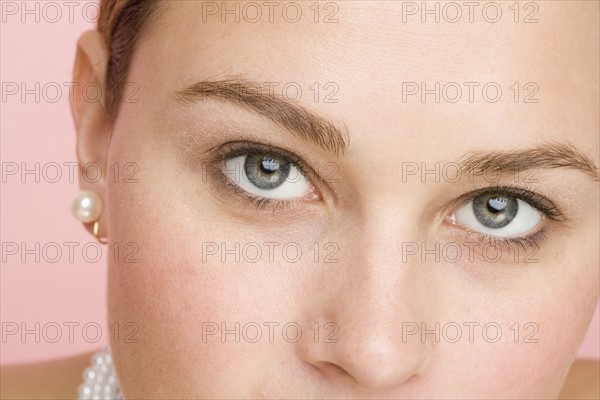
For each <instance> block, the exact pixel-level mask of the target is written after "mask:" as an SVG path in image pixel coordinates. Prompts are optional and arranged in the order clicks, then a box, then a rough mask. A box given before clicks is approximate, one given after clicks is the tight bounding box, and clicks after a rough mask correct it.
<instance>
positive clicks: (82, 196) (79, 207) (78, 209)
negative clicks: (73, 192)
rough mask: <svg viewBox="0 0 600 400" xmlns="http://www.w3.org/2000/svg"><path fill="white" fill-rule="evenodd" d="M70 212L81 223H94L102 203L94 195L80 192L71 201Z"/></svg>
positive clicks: (89, 192) (100, 211)
mask: <svg viewBox="0 0 600 400" xmlns="http://www.w3.org/2000/svg"><path fill="white" fill-rule="evenodd" d="M71 212H72V213H73V216H74V217H75V218H77V219H78V220H79V221H81V222H84V223H90V222H94V221H96V220H97V219H98V218H99V217H100V214H101V213H102V201H101V200H100V197H99V196H98V195H97V194H96V193H94V192H92V191H89V190H82V191H81V192H79V193H78V194H77V196H76V197H75V199H74V200H73V205H72V206H71Z"/></svg>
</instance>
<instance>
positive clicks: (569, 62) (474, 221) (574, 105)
mask: <svg viewBox="0 0 600 400" xmlns="http://www.w3.org/2000/svg"><path fill="white" fill-rule="evenodd" d="M223 4H224V3H221V2H208V3H201V2H179V1H169V2H163V3H162V4H161V6H160V7H161V14H160V16H159V18H158V20H157V21H155V22H153V23H152V24H151V25H150V26H149V29H148V30H147V31H146V32H144V34H143V35H142V37H141V39H140V41H139V43H138V47H137V49H136V52H135V54H134V57H133V60H132V63H131V67H130V74H129V76H128V79H127V82H130V83H131V84H130V85H129V87H128V88H129V90H127V91H125V94H124V103H123V104H122V106H121V108H120V111H119V116H118V119H117V120H116V123H115V127H114V131H113V133H112V139H111V141H110V144H109V149H108V166H107V167H113V169H114V168H115V166H116V168H118V169H120V175H119V177H118V179H112V180H111V181H110V182H108V186H107V191H106V195H105V199H106V218H107V219H106V221H107V225H108V230H107V232H108V237H109V240H110V243H109V248H112V249H118V250H119V251H117V252H115V251H113V252H112V253H111V256H110V257H109V324H111V326H112V327H113V328H114V327H115V326H116V325H114V323H115V322H116V323H117V324H118V327H120V328H118V329H120V336H119V337H116V336H115V335H114V333H115V329H112V333H113V343H112V347H113V354H114V359H115V363H116V367H117V370H118V371H119V379H120V381H121V387H122V389H123V391H124V393H125V396H126V397H128V398H144V397H153V398H158V397H169V398H175V397H176V398H184V397H194V396H196V397H207V398H213V397H227V398H247V397H266V398H281V397H295V398H317V397H325V398H333V397H360V398H367V397H377V398H388V397H389V398H399V397H411V398H415V397H422V398H437V397H444V398H451V397H459V398H465V397H478V398H490V397H503V398H516V397H526V398H533V397H549V396H556V395H557V394H558V392H559V391H560V387H561V385H562V380H563V378H564V377H565V376H566V373H567V371H568V368H569V366H570V363H571V362H572V361H573V359H574V357H575V354H576V351H577V348H578V346H579V343H580V341H581V339H582V337H583V335H584V333H585V331H586V328H587V325H588V324H589V321H590V319H591V315H592V313H593V311H594V308H595V306H596V302H597V299H598V279H599V271H598V263H599V258H598V242H599V233H598V218H599V215H598V206H597V205H598V181H597V176H596V177H594V175H595V174H597V170H595V169H594V167H593V165H590V164H591V163H593V164H594V165H598V151H597V150H598V145H599V143H598V129H599V126H598V125H599V124H598V121H599V117H598V110H599V100H598V84H599V82H598V76H599V67H598V41H597V38H598V34H599V32H598V24H597V12H598V4H597V3H594V2H539V3H528V4H530V5H531V6H528V7H530V8H525V6H524V4H520V5H518V6H517V7H520V8H518V9H517V10H515V9H514V8H515V6H514V5H512V3H511V4H508V3H506V4H505V3H494V4H497V5H498V7H499V8H501V10H500V11H501V12H502V14H496V13H497V9H496V8H495V7H494V6H493V4H492V6H487V8H486V7H485V6H486V4H488V3H480V4H479V3H478V4H479V5H478V6H467V5H466V4H463V3H453V4H454V5H451V6H447V4H446V3H435V4H434V3H428V4H427V7H428V9H429V10H435V7H439V15H440V17H439V22H436V21H435V18H436V16H435V13H434V14H427V13H426V12H425V11H426V10H424V9H422V7H423V5H422V4H421V3H420V2H378V3H375V2H366V1H365V2H362V1H352V2H335V3H333V2H330V3H318V4H313V3H310V4H309V3H304V2H298V3H293V4H292V5H288V6H287V7H284V6H286V4H288V3H278V2H274V3H269V2H266V3H251V4H250V5H248V3H244V2H241V3H239V2H229V3H227V4H226V7H227V10H229V11H227V10H225V9H223V7H224V5H223ZM294 4H295V5H294ZM436 4H437V5H436ZM457 5H458V8H457ZM534 6H535V7H534ZM236 7H237V9H238V10H239V19H238V21H239V22H236V14H235V12H236V11H235V10H236ZM473 7H474V8H473ZM511 7H512V8H511ZM298 8H300V9H301V12H302V14H301V15H300V16H298V14H297V9H298ZM257 10H258V11H260V12H261V14H260V15H258V14H257ZM457 10H458V11H461V13H462V17H460V20H459V21H458V22H455V23H453V22H451V20H455V19H456V18H457V15H458V14H457ZM517 12H518V15H517V14H516V13H517ZM422 18H424V19H425V22H423V21H422ZM498 18H499V20H498V21H497V22H490V21H492V20H494V19H498ZM223 19H225V21H226V22H223ZM515 19H516V20H518V22H515ZM296 20H297V22H293V21H296ZM525 20H529V23H526V22H525ZM533 20H537V22H534V21H533ZM326 21H328V22H326ZM132 87H133V88H135V92H134V91H132V90H131V88H132ZM500 91H501V92H500ZM570 144H571V145H570ZM578 152H581V153H583V154H584V155H588V156H589V157H590V158H589V159H587V158H585V157H582V156H581V155H580V154H578ZM589 161H591V163H590V162H589ZM129 163H131V164H129ZM459 163H460V164H459ZM458 166H461V168H462V169H463V173H462V174H461V175H458ZM590 167H591V168H590ZM113 172H114V171H113ZM111 176H112V175H111ZM286 177H287V178H286ZM132 260H137V262H133V263H131V262H127V261H132ZM129 322H131V323H133V324H134V325H129V326H128V327H131V326H135V327H136V332H135V333H134V335H133V336H131V337H130V338H129V339H131V338H135V339H137V340H138V342H137V343H131V340H127V339H126V335H125V333H131V330H129V331H127V332H126V331H125V330H124V327H125V325H126V324H127V323H129Z"/></svg>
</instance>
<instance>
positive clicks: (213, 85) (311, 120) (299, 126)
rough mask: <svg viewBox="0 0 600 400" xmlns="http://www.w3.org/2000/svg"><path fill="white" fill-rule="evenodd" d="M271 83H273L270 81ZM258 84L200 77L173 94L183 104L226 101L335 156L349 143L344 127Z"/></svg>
mask: <svg viewBox="0 0 600 400" xmlns="http://www.w3.org/2000/svg"><path fill="white" fill-rule="evenodd" d="M271 83H273V82H271ZM263 92H264V90H261V85H260V84H259V83H258V82H253V81H250V80H246V79H223V80H204V81H200V82H197V83H194V84H192V85H189V86H187V87H186V88H184V89H183V90H180V91H177V92H176V93H175V99H176V100H177V101H178V102H180V103H183V104H189V103H195V102H198V101H203V102H206V100H207V99H208V98H213V99H219V100H221V101H230V102H232V103H233V104H236V105H239V106H241V107H243V108H245V109H247V110H250V111H252V112H255V113H257V114H258V115H260V116H263V117H266V118H268V119H270V120H272V121H273V122H275V123H276V124H277V125H279V126H281V127H283V128H285V129H286V130H288V131H290V132H291V133H292V134H294V135H296V136H297V137H299V138H300V139H302V140H306V141H309V142H312V143H314V144H316V145H317V146H319V147H321V148H323V149H325V150H327V151H329V152H330V153H332V154H333V155H335V156H338V155H344V154H345V152H346V151H347V149H348V145H349V134H348V128H347V126H346V125H345V124H341V126H340V127H338V126H337V125H336V124H335V123H334V122H332V121H330V120H328V119H326V118H324V117H322V116H320V115H318V114H316V113H314V112H312V111H310V110H309V109H307V108H305V107H303V106H301V105H299V104H297V103H292V102H290V101H288V100H286V99H285V98H284V97H283V96H281V95H277V94H275V93H263Z"/></svg>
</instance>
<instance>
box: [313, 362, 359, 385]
mask: <svg viewBox="0 0 600 400" xmlns="http://www.w3.org/2000/svg"><path fill="white" fill-rule="evenodd" d="M314 367H316V368H317V369H319V370H320V371H321V372H322V373H323V374H324V375H326V376H327V377H330V378H333V377H341V376H343V377H346V378H348V377H350V378H352V380H353V381H356V379H354V377H353V376H352V375H351V374H350V373H348V371H346V370H345V369H344V368H342V367H340V366H339V365H337V364H335V363H332V362H330V361H319V362H316V363H314Z"/></svg>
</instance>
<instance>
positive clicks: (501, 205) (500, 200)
mask: <svg viewBox="0 0 600 400" xmlns="http://www.w3.org/2000/svg"><path fill="white" fill-rule="evenodd" d="M506 205H507V201H506V198H504V197H496V198H493V199H490V200H489V201H488V204H487V209H488V210H489V211H490V212H492V213H498V212H501V211H503V210H504V209H505V208H506Z"/></svg>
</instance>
